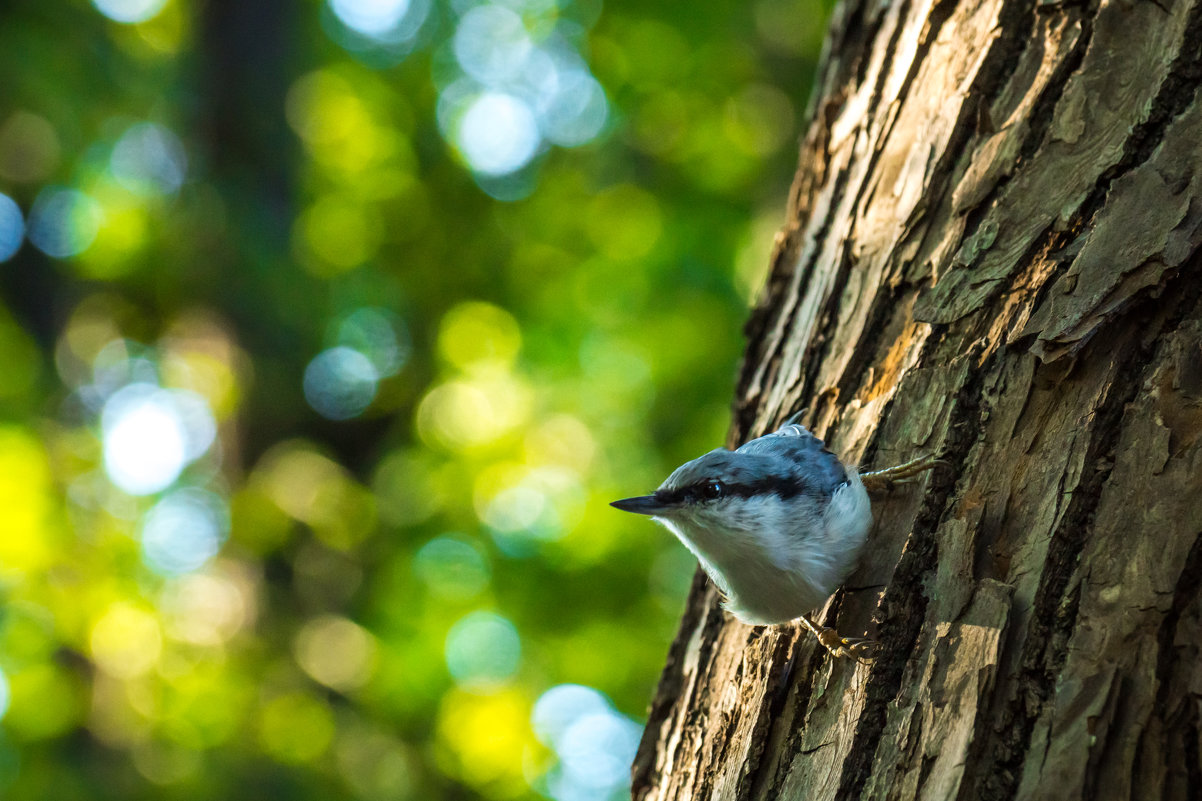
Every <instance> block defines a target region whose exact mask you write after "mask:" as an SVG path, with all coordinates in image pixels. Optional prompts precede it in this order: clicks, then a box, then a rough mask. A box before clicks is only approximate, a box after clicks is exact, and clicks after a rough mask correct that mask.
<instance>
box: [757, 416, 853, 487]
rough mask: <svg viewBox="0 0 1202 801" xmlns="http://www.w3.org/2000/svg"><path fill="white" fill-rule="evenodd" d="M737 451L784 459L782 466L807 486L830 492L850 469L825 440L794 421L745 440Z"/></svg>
mask: <svg viewBox="0 0 1202 801" xmlns="http://www.w3.org/2000/svg"><path fill="white" fill-rule="evenodd" d="M736 453H746V454H751V455H755V456H765V457H769V458H772V459H777V460H781V469H782V470H788V472H789V473H791V474H792V475H793V476H794V477H795V478H796V479H797V480H798V481H799V482H800V483H802V484H804V485H806V487H807V488H812V489H816V490H820V491H821V492H824V493H827V494H829V493H833V492H834V491H835V490H836V489H837V488H838V487H839V485H840V484H843V483H844V482H845V481H847V471H846V470H845V469H844V467H843V463H842V462H841V461H839V457H837V456H835V454H833V453H831V451H830V449H828V448H827V447H826V444H825V443H823V441H822V440H820V439H818V437H816V436H814V435H813V434H811V433H810V432H809V431H807V430H806V429H805V428H804V427H803V426H801V425H798V424H795V423H791V424H786V425H784V426H781V428H780V429H779V430H777V431H775V432H773V433H771V434H765V435H764V436H762V437H758V438H757V439H753V440H751V441H750V442H747V443H745V444H743V445H742V446H741V447H739V448H738V450H737V451H736Z"/></svg>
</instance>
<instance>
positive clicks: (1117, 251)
mask: <svg viewBox="0 0 1202 801" xmlns="http://www.w3.org/2000/svg"><path fill="white" fill-rule="evenodd" d="M1200 79H1202V0H1165V2H1119V1H1117V0H1101V2H1097V1H1096V0H1091V2H1088V3H1087V4H1086V5H1079V4H1068V3H1064V4H1060V3H1056V2H1054V1H1053V2H1047V1H1045V0H1039V2H1032V0H1021V1H1020V0H961V2H950V0H849V2H846V3H845V4H844V5H843V6H842V7H841V8H840V9H839V10H838V11H836V15H835V21H834V23H833V26H832V30H831V32H830V35H829V37H828V42H827V49H826V55H825V57H824V63H823V65H822V67H821V68H820V73H819V80H818V85H817V88H816V96H815V99H814V101H813V106H812V114H811V117H812V123H811V126H810V130H809V132H808V134H807V135H806V137H805V139H804V142H803V145H802V149H801V166H800V169H799V171H798V174H797V179H796V182H795V184H794V190H793V196H792V199H791V208H790V210H789V216H788V222H787V225H786V228H785V231H784V232H783V233H782V234H781V236H780V237H779V238H778V243H777V248H776V251H775V253H774V254H773V269H772V273H771V276H770V278H769V281H768V285H767V287H766V289H765V292H764V296H763V299H762V302H761V304H760V306H759V308H758V309H757V310H756V311H755V313H754V314H753V316H752V318H751V321H750V323H749V325H748V334H749V337H750V340H751V341H750V345H749V347H748V351H747V355H746V358H745V362H744V365H743V368H742V373H741V377H740V381H739V386H738V390H737V396H736V399H735V423H734V426H733V430H732V436H731V444H735V443H738V442H741V441H744V440H746V439H748V438H750V437H752V436H756V435H759V434H762V433H764V432H766V431H768V430H770V429H772V428H773V427H774V426H775V425H776V424H777V423H778V422H779V421H781V420H782V419H783V418H785V417H787V416H788V415H789V414H791V413H792V412H793V411H795V410H797V409H801V408H808V412H807V414H806V415H805V418H804V419H803V422H805V423H806V424H807V425H808V426H809V427H810V428H811V429H812V430H814V431H815V433H817V434H818V435H819V436H822V437H824V438H825V439H826V441H827V443H828V444H829V445H830V446H831V447H832V449H833V450H835V451H836V452H838V453H840V454H842V455H843V457H844V459H845V461H848V462H850V463H859V464H863V465H867V466H871V467H874V468H875V467H885V466H889V465H891V464H896V463H899V462H902V461H905V460H907V459H910V458H912V457H915V456H918V455H922V454H928V453H933V454H938V455H940V456H941V457H942V458H943V459H945V460H946V461H947V462H948V463H950V465H951V467H950V469H943V470H939V471H935V472H933V473H931V474H929V475H928V476H927V477H926V478H924V479H923V480H922V481H921V482H919V483H918V484H915V485H910V486H905V487H901V488H899V489H897V490H895V491H894V492H893V493H892V494H891V495H890V496H888V497H886V498H884V499H878V500H875V501H874V505H873V511H874V517H875V520H876V523H875V526H874V529H873V532H872V534H871V538H870V541H869V546H868V549H867V550H866V554H865V557H864V558H863V560H862V563H861V565H860V567H859V569H858V571H857V572H856V573H855V574H854V575H853V576H852V577H851V579H850V580H849V581H848V582H847V584H846V586H845V587H844V588H843V589H842V590H840V591H839V592H838V593H836V594H835V596H834V597H832V598H831V599H830V601H828V603H827V604H826V606H825V607H824V608H823V609H822V610H821V611H820V613H819V619H820V620H824V621H825V622H826V624H827V625H833V626H836V627H837V628H838V629H839V631H840V632H841V633H843V634H845V635H859V634H863V633H865V632H867V633H868V634H869V636H872V637H874V638H876V639H877V640H879V641H880V642H881V643H882V645H883V646H884V650H883V653H882V654H881V655H880V656H879V657H877V658H876V659H875V660H874V661H873V662H871V663H868V664H859V663H856V662H852V661H848V660H836V659H833V658H832V657H831V656H829V655H828V654H827V653H826V652H825V651H824V650H823V649H822V648H821V647H819V646H818V645H817V642H816V640H815V638H814V637H813V636H812V635H809V634H807V633H806V632H805V631H804V630H802V629H801V628H799V627H796V626H781V627H766V628H755V627H749V626H744V625H741V624H739V623H737V622H736V621H734V620H732V619H731V618H730V617H729V616H727V615H725V614H724V613H723V612H722V611H721V610H720V609H719V607H718V604H717V598H716V594H715V592H714V590H713V588H712V587H710V586H708V584H707V583H706V582H705V581H704V580H703V578H702V577H700V576H699V578H698V580H697V581H695V582H694V586H693V592H692V594H691V596H690V599H689V606H688V610H687V611H686V614H685V616H684V620H683V622H682V624H681V629H680V633H679V635H678V637H677V639H676V642H675V643H674V644H673V646H672V649H671V652H670V653H669V655H668V662H667V667H666V668H665V671H664V674H663V677H662V679H661V682H660V686H659V689H658V691H657V693H656V696H655V699H654V701H653V703H652V708H651V712H650V721H649V723H648V725H647V730H646V732H645V734H644V737H643V742H642V745H641V747H640V750H639V754H638V757H637V758H636V760H635V765H634V769H633V770H634V796H635V798H636V799H657V801H658V800H659V799H707V801H708V799H749V798H753V799H759V798H772V799H777V798H780V799H828V798H889V799H911V798H931V799H953V798H955V799H1013V798H1019V799H1043V798H1047V799H1068V798H1147V799H1162V798H1163V799H1200V798H1202V754H1200V750H1199V742H1200V741H1199V728H1200V725H1202V714H1200V708H1202V706H1200V705H1202V660H1200V659H1199V646H1200V645H1202V598H1200V593H1199V589H1200V587H1202V347H1200V342H1202V280H1199V278H1198V269H1199V267H1200V266H1202V257H1200V255H1199V252H1198V249H1199V243H1200V242H1202V98H1199V97H1198V96H1197V89H1198V85H1199V82H1200Z"/></svg>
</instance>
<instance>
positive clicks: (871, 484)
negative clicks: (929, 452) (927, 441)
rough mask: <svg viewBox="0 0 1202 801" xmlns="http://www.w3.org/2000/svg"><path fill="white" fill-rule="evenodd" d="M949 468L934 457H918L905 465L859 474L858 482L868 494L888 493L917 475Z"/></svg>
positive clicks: (948, 465) (945, 463)
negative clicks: (937, 468)
mask: <svg viewBox="0 0 1202 801" xmlns="http://www.w3.org/2000/svg"><path fill="white" fill-rule="evenodd" d="M950 466H951V465H950V464H948V463H947V462H945V461H943V460H942V459H939V458H936V457H934V456H920V457H918V458H917V459H911V460H910V461H908V462H906V463H905V464H899V465H896V466H894V467H886V468H885V469H884V470H873V471H872V472H870V473H861V474H860V481H862V482H864V489H866V490H868V491H869V492H877V493H880V492H889V491H890V490H892V489H893V488H894V487H895V486H897V485H898V484H905V483H908V482H910V481H913V480H914V478H915V477H917V476H918V475H919V474H921V473H925V472H926V471H928V470H934V469H935V468H936V467H950Z"/></svg>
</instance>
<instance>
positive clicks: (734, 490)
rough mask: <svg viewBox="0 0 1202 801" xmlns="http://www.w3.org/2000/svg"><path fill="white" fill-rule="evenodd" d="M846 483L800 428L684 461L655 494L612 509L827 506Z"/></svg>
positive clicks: (829, 456) (818, 443)
mask: <svg viewBox="0 0 1202 801" xmlns="http://www.w3.org/2000/svg"><path fill="white" fill-rule="evenodd" d="M846 483H847V470H846V468H844V466H843V463H842V462H840V461H839V459H838V457H836V456H835V455H834V454H833V453H831V452H830V451H829V450H827V448H826V447H825V446H824V445H823V444H822V440H820V439H818V438H817V437H815V436H814V435H813V434H811V433H810V432H809V431H806V430H805V429H804V428H802V427H801V426H799V425H787V426H784V427H783V428H781V429H780V430H779V431H777V432H775V433H773V434H769V435H767V436H764V437H760V438H758V439H754V440H752V441H750V442H748V443H746V444H745V445H743V446H742V447H740V448H739V449H738V450H735V451H728V450H726V449H725V448H718V449H716V450H712V451H710V452H709V453H707V454H705V455H704V456H701V457H699V458H697V459H694V460H692V461H691V462H685V463H684V464H682V465H681V466H680V467H678V468H676V470H674V471H672V475H670V476H668V478H667V479H666V480H665V481H664V483H663V484H661V485H660V487H659V489H657V490H656V491H655V493H654V494H653V495H643V496H640V497H636V498H625V499H623V500H620V501H614V502H613V503H612V504H611V505H612V506H615V507H617V508H618V509H621V510H623V511H626V512H635V513H638V514H645V515H651V516H662V515H669V514H673V513H675V512H679V511H682V510H686V509H689V508H699V507H701V506H704V505H712V504H715V503H718V502H721V501H728V500H732V499H741V500H744V501H747V500H752V499H757V498H758V499H766V498H768V497H770V496H775V497H776V498H778V499H779V500H781V501H791V500H793V499H794V498H797V497H798V496H804V499H805V500H806V501H807V502H808V503H809V504H813V505H816V506H818V507H825V505H826V503H827V502H829V500H830V498H831V496H833V495H834V493H835V491H836V490H837V489H838V488H839V487H840V486H842V485H843V484H846Z"/></svg>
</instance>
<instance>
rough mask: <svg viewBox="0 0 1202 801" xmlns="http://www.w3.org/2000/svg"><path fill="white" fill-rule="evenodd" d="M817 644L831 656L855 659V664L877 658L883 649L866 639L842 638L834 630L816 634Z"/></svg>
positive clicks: (875, 642) (877, 643) (874, 641)
mask: <svg viewBox="0 0 1202 801" xmlns="http://www.w3.org/2000/svg"><path fill="white" fill-rule="evenodd" d="M818 642H820V643H822V645H823V647H825V648H826V650H828V651H830V652H831V654H832V655H834V656H838V657H844V658H847V659H855V660H856V661H857V662H867V661H869V660H870V659H873V658H875V657H876V656H878V655H879V654H880V652H881V650H882V649H883V647H882V646H881V644H880V643H879V642H877V641H876V640H871V639H869V638H867V637H842V636H840V635H839V632H837V631H835V630H834V629H823V630H822V631H821V632H820V633H819V634H818Z"/></svg>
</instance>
